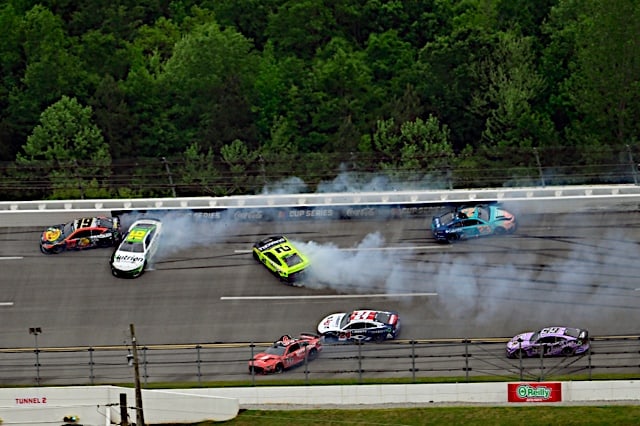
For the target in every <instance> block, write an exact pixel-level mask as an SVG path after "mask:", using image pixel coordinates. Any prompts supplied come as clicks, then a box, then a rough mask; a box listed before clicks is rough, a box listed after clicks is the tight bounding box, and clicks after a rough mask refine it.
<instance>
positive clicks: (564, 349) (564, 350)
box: [562, 347, 576, 356]
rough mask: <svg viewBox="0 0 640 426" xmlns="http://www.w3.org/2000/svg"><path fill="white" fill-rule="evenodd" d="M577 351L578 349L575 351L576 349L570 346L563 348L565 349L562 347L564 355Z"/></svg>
mask: <svg viewBox="0 0 640 426" xmlns="http://www.w3.org/2000/svg"><path fill="white" fill-rule="evenodd" d="M575 352H576V351H575V349H573V348H568V347H567V348H563V349H562V355H564V356H571V355H573V354H574V353H575Z"/></svg>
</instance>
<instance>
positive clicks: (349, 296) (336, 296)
mask: <svg viewBox="0 0 640 426" xmlns="http://www.w3.org/2000/svg"><path fill="white" fill-rule="evenodd" d="M437 295H438V293H388V294H387V293H376V294H321V295H316V296H313V295H309V296H222V297H220V300H308V299H354V298H361V297H366V298H371V297H425V296H426V297H428V296H437Z"/></svg>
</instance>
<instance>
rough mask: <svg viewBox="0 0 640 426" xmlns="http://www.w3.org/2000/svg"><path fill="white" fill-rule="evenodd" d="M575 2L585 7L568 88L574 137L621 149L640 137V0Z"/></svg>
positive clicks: (581, 141)
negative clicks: (572, 109)
mask: <svg viewBox="0 0 640 426" xmlns="http://www.w3.org/2000/svg"><path fill="white" fill-rule="evenodd" d="M572 4H573V3H572ZM614 5H615V6H614ZM575 6H576V7H577V6H579V7H580V8H581V11H582V13H581V14H580V15H579V17H580V20H579V21H578V26H577V31H576V55H575V63H574V66H575V70H574V72H573V73H572V74H571V76H570V77H569V78H568V80H567V81H566V85H565V87H564V90H565V93H566V95H567V96H568V97H569V99H570V100H571V102H572V104H573V106H574V107H575V109H576V111H577V112H578V117H576V119H574V120H573V122H572V123H571V128H570V130H569V134H568V137H569V139H570V140H573V141H575V142H576V143H577V144H578V145H581V146H592V147H598V148H600V149H602V150H605V149H607V148H613V149H614V150H618V151H621V150H623V148H624V146H625V145H627V144H629V143H632V142H637V140H638V134H639V131H640V124H639V123H640V3H638V2H637V1H635V0H616V1H615V2H614V3H612V4H608V3H603V2H601V1H597V0H585V1H583V2H580V3H579V5H578V4H575ZM596 40H597V42H594V41H596ZM594 151H597V150H594ZM596 161H599V160H596Z"/></svg>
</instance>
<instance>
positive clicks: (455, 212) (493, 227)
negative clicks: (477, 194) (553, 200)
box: [431, 204, 518, 242]
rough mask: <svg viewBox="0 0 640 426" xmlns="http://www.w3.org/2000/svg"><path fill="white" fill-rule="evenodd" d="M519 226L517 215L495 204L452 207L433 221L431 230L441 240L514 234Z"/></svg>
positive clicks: (448, 240) (450, 240)
mask: <svg viewBox="0 0 640 426" xmlns="http://www.w3.org/2000/svg"><path fill="white" fill-rule="evenodd" d="M517 228H518V223H517V222H516V218H515V216H514V215H513V214H512V213H510V212H508V211H506V210H504V209H503V208H502V207H500V206H497V205H493V204H479V205H475V206H463V207H457V208H452V209H449V210H447V211H445V212H443V213H440V214H438V215H437V216H434V217H433V219H432V221H431V232H432V234H433V236H434V238H435V239H436V241H439V242H452V241H458V240H466V239H469V238H477V237H484V236H489V235H503V234H512V233H514V232H515V231H516V229H517Z"/></svg>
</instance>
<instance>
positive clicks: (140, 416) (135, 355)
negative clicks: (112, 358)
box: [129, 324, 144, 426]
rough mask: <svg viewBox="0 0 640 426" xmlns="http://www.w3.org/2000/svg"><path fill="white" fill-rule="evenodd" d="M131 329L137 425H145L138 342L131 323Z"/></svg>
mask: <svg viewBox="0 0 640 426" xmlns="http://www.w3.org/2000/svg"><path fill="white" fill-rule="evenodd" d="M129 329H130V330H131V347H132V348H133V373H134V376H135V385H136V425H139V426H144V411H143V410H142V389H141V388H140V369H139V366H138V343H137V342H136V333H135V329H134V326H133V324H129Z"/></svg>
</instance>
